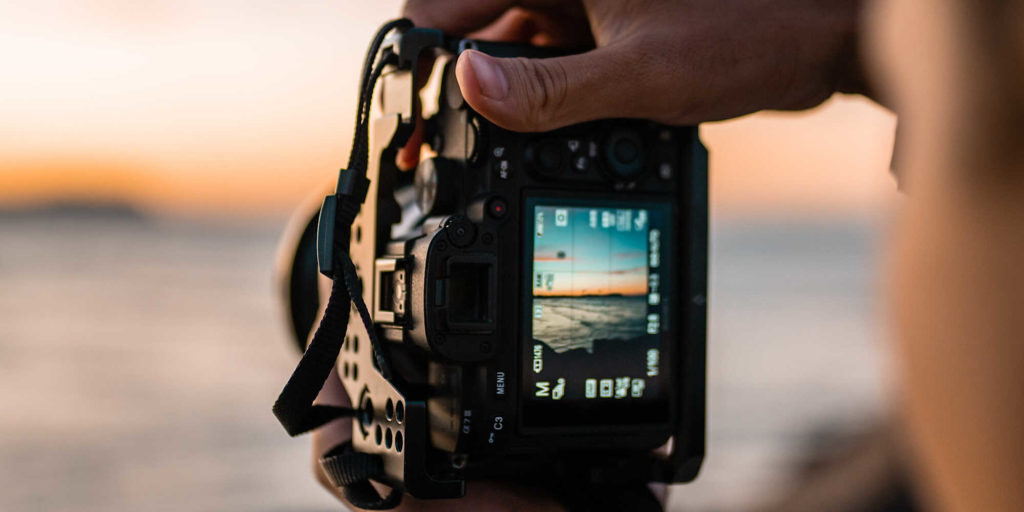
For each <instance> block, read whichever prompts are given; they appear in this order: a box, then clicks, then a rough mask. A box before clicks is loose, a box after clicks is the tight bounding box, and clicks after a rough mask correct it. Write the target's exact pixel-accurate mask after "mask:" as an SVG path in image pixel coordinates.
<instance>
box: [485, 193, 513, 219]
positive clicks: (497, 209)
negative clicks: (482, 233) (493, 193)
mask: <svg viewBox="0 0 1024 512" xmlns="http://www.w3.org/2000/svg"><path fill="white" fill-rule="evenodd" d="M487 213H488V214H490V216H491V217H494V218H495V219H501V218H504V217H505V214H507V213H508V203H506V202H505V200H504V199H502V198H500V197H494V198H491V200H490V201H487Z"/></svg>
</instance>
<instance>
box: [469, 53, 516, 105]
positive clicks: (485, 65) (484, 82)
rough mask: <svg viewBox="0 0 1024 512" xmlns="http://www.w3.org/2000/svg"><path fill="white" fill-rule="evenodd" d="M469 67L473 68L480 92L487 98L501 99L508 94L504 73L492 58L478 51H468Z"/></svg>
mask: <svg viewBox="0 0 1024 512" xmlns="http://www.w3.org/2000/svg"><path fill="white" fill-rule="evenodd" d="M467 57H468V58H469V67H470V68H472V69H473V75H474V76H476V83H477V85H479V86H480V94H483V95H484V96H486V97H487V98H489V99H492V100H495V101H501V100H503V99H505V96H507V95H508V81H506V80H505V73H504V72H503V71H502V70H501V66H499V65H498V64H497V63H496V62H494V60H492V59H491V58H490V57H487V56H484V54H482V53H479V52H468V53H467Z"/></svg>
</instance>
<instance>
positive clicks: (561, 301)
mask: <svg viewBox="0 0 1024 512" xmlns="http://www.w3.org/2000/svg"><path fill="white" fill-rule="evenodd" d="M533 307H534V316H533V337H534V339H537V340H540V341H543V342H544V343H545V344H547V346H548V347H550V348H551V350H554V351H555V352H558V353H562V352H565V351H567V350H573V349H577V348H583V349H586V350H587V351H590V350H591V349H592V348H593V347H594V340H628V339H630V338H636V337H637V336H642V335H643V334H645V333H646V332H647V296H641V297H535V298H534V299H533ZM538 308H539V309H538ZM538 313H539V315H540V316H539V317H538Z"/></svg>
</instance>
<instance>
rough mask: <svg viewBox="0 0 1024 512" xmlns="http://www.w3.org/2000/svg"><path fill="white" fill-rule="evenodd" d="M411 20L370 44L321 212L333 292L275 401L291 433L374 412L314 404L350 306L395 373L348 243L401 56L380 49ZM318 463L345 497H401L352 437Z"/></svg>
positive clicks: (369, 504) (383, 504)
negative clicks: (380, 93) (373, 137)
mask: <svg viewBox="0 0 1024 512" xmlns="http://www.w3.org/2000/svg"><path fill="white" fill-rule="evenodd" d="M410 27H412V23H411V22H410V21H409V20H406V19H399V20H394V21H391V22H388V23H386V24H384V25H383V26H382V27H381V28H380V30H378V31H377V34H376V36H375V37H374V39H373V42H372V43H371V44H370V48H369V50H368V51H367V55H366V59H365V61H364V63H363V72H362V75H361V79H360V88H359V105H358V108H357V111H356V125H355V130H354V134H353V140H352V150H351V151H350V152H349V161H348V166H347V167H346V168H345V169H342V170H341V171H340V172H339V175H338V186H337V190H336V193H335V194H334V195H331V196H327V198H326V199H325V200H324V205H323V207H322V208H321V211H320V220H319V225H318V228H317V253H318V260H319V266H320V271H321V272H322V273H324V274H325V275H327V276H328V277H330V278H331V279H333V281H334V282H333V284H332V286H331V295H330V298H328V299H327V306H326V308H325V310H324V314H323V317H322V318H321V319H320V325H319V326H318V327H317V329H316V332H315V333H314V334H313V337H312V339H311V340H310V342H309V345H308V346H307V348H306V351H305V352H304V353H303V354H302V358H301V359H300V360H299V363H298V365H297V366H296V367H295V371H294V372H293V373H292V375H291V377H290V378H289V379H288V382H287V383H286V384H285V386H284V389H282V390H281V394H280V395H279V396H278V398H277V401H276V402H275V403H274V407H273V411H274V415H275V416H277V419H278V421H279V422H280V423H281V425H282V426H283V427H284V429H285V430H286V431H287V432H288V434H289V435H291V436H293V437H294V436H297V435H299V434H303V433H305V432H308V431H310V430H313V429H315V428H317V427H320V426H322V425H324V424H326V423H328V422H330V421H333V420H335V419H338V418H345V417H352V416H356V415H358V414H360V413H368V414H372V411H360V410H359V409H356V408H352V407H339V406H332V405H320V404H314V403H313V402H314V401H315V400H316V397H317V395H318V394H319V393H320V389H321V388H322V387H323V385H324V383H325V382H326V381H327V379H328V377H329V376H330V373H331V369H332V368H333V367H334V365H335V362H336V361H337V359H338V354H339V353H340V351H341V346H342V342H343V341H344V339H345V334H346V332H347V330H348V322H349V312H350V310H351V308H352V307H355V309H356V311H357V313H358V314H359V318H360V320H361V321H362V323H363V326H364V327H365V329H366V332H367V335H368V336H369V339H370V345H371V346H372V349H373V355H374V358H375V360H376V362H377V366H378V367H379V370H380V373H381V375H382V376H384V377H385V378H390V375H391V371H390V365H389V364H388V361H387V359H386V358H385V357H384V352H383V350H382V347H381V344H380V340H379V338H378V337H377V334H376V329H375V328H374V325H373V320H372V319H371V318H370V313H369V309H368V308H367V307H366V303H365V301H364V300H363V294H362V286H361V285H360V281H359V276H358V275H357V273H356V269H355V265H354V264H353V263H352V259H351V257H350V256H349V243H350V239H351V235H352V224H353V223H354V222H355V218H356V215H358V213H359V210H360V208H361V207H362V204H363V201H364V200H365V199H366V193H367V189H368V187H369V180H368V178H367V166H368V161H369V117H370V105H371V102H372V99H373V91H374V88H375V86H376V84H377V80H378V79H379V78H380V75H381V73H382V72H383V70H384V68H385V66H387V65H389V64H393V63H394V62H395V60H396V55H395V54H394V53H392V52H390V51H388V50H385V51H384V52H383V53H382V52H381V51H380V48H381V44H382V43H383V41H384V38H385V37H386V36H387V34H388V33H390V32H391V31H392V30H395V29H397V30H402V31H404V30H406V29H408V28H410ZM378 54H380V55H378ZM321 465H322V467H323V468H324V470H325V472H326V473H327V475H328V476H329V477H330V479H331V481H332V482H333V483H334V484H335V485H337V486H340V487H344V489H345V497H346V498H347V499H348V500H349V501H350V502H351V503H352V504H353V505H355V506H357V507H360V508H364V509H371V510H380V509H388V508H393V507H395V506H396V505H397V504H398V502H399V501H400V500H401V497H402V493H401V491H400V490H398V489H393V490H392V492H391V493H389V495H388V496H386V497H382V496H380V494H379V493H378V492H377V491H376V489H375V488H374V487H373V486H372V484H370V480H371V479H374V478H378V477H381V476H383V475H384V468H383V461H382V460H381V459H380V457H379V456H377V455H372V454H365V453H359V452H356V451H354V450H353V449H352V445H351V442H347V443H343V444H341V445H338V446H336V447H334V448H332V449H331V450H330V451H329V452H328V453H327V454H326V455H325V456H324V458H323V459H321Z"/></svg>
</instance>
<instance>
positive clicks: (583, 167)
mask: <svg viewBox="0 0 1024 512" xmlns="http://www.w3.org/2000/svg"><path fill="white" fill-rule="evenodd" d="M572 170H573V172H576V173H580V174H582V173H585V172H587V171H589V170H590V158H588V157H585V156H583V155H580V156H577V157H576V158H573V159H572Z"/></svg>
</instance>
